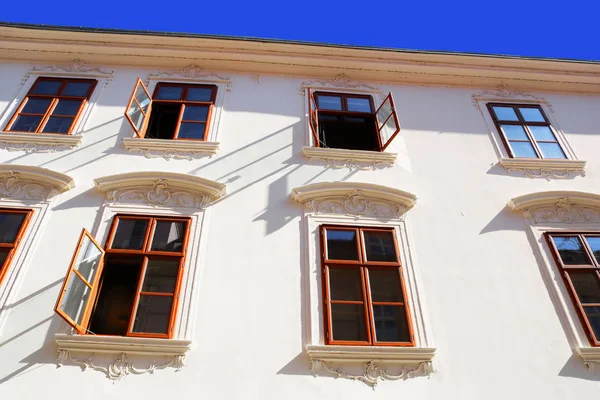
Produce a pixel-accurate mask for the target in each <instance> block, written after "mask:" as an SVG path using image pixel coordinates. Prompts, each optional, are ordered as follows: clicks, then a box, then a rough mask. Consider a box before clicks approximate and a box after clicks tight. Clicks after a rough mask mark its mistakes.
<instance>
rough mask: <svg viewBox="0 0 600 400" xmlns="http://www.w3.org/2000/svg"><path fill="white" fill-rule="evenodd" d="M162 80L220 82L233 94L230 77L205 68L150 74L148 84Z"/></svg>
mask: <svg viewBox="0 0 600 400" xmlns="http://www.w3.org/2000/svg"><path fill="white" fill-rule="evenodd" d="M161 78H182V79H183V80H185V79H187V80H203V81H218V82H222V83H225V90H226V91H227V92H231V88H232V85H231V78H230V77H229V76H223V75H218V74H216V73H214V72H210V71H206V70H204V68H202V67H200V66H198V65H196V64H191V65H188V66H187V67H183V68H176V69H168V70H163V71H158V72H157V73H153V74H149V75H148V79H147V81H146V84H148V82H149V81H151V80H160V79H161Z"/></svg>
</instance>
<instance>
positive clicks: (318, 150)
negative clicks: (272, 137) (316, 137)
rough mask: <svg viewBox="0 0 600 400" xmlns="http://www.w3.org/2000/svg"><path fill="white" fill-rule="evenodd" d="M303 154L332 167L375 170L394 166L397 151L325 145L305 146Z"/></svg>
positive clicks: (311, 159) (309, 158)
mask: <svg viewBox="0 0 600 400" xmlns="http://www.w3.org/2000/svg"><path fill="white" fill-rule="evenodd" d="M302 154H304V157H306V158H307V159H308V160H309V161H314V160H317V161H321V162H324V163H325V165H327V166H329V167H332V168H350V169H354V168H355V169H363V170H368V169H371V170H375V169H380V168H387V167H392V166H393V165H394V162H395V161H396V158H397V157H398V154H397V153H388V152H385V151H383V152H380V151H366V150H346V149H329V148H323V147H303V148H302Z"/></svg>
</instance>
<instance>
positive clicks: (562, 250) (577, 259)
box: [552, 236, 590, 265]
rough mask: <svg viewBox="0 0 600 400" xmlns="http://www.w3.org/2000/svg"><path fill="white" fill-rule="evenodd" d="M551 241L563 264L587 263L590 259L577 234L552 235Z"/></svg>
mask: <svg viewBox="0 0 600 400" xmlns="http://www.w3.org/2000/svg"><path fill="white" fill-rule="evenodd" d="M552 241H553V242H554V245H555V246H556V249H557V250H558V254H560V258H561V259H562V262H563V264H565V265H589V264H590V261H589V260H588V256H587V254H586V252H585V250H584V249H583V245H582V244H581V241H580V240H579V238H578V237H577V236H552Z"/></svg>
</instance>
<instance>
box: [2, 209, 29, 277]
mask: <svg viewBox="0 0 600 400" xmlns="http://www.w3.org/2000/svg"><path fill="white" fill-rule="evenodd" d="M32 213H33V211H31V210H18V209H0V283H2V279H3V278H4V275H6V272H7V271H8V266H9V265H10V262H11V260H12V259H13V257H14V255H15V251H16V250H17V246H18V244H19V242H20V241H21V239H22V238H23V234H24V233H25V228H26V227H27V223H28V222H29V220H30V218H31V214H32Z"/></svg>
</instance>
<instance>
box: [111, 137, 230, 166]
mask: <svg viewBox="0 0 600 400" xmlns="http://www.w3.org/2000/svg"><path fill="white" fill-rule="evenodd" d="M123 145H124V146H125V148H126V149H127V150H129V151H132V152H138V153H142V154H143V155H144V156H146V158H164V159H166V160H171V159H184V160H195V159H198V158H200V157H202V156H206V155H210V156H212V155H214V154H217V151H218V150H219V142H204V141H194V140H165V139H147V138H138V137H134V138H123Z"/></svg>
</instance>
